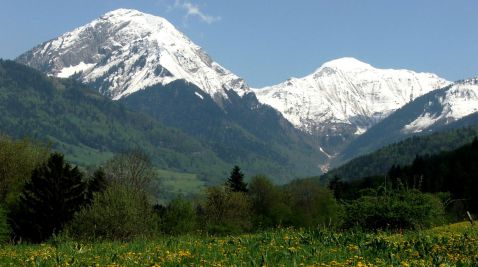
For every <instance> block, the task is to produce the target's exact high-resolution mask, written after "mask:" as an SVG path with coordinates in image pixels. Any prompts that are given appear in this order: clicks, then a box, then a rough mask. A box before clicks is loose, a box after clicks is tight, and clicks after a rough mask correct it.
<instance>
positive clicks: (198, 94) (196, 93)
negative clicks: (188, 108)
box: [194, 92, 204, 100]
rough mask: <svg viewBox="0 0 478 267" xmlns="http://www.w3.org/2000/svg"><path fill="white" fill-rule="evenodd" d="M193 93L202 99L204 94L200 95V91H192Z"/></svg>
mask: <svg viewBox="0 0 478 267" xmlns="http://www.w3.org/2000/svg"><path fill="white" fill-rule="evenodd" d="M194 94H195V95H197V97H199V98H201V99H202V100H203V99H204V96H202V95H201V94H200V93H198V92H194Z"/></svg>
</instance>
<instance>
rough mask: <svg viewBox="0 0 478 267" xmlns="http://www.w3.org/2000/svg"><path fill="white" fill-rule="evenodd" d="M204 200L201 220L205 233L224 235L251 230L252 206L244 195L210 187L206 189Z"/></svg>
mask: <svg viewBox="0 0 478 267" xmlns="http://www.w3.org/2000/svg"><path fill="white" fill-rule="evenodd" d="M206 198H207V199H206V202H205V203H204V205H203V207H202V219H203V221H204V225H205V226H206V230H207V231H209V232H211V233H218V234H226V233H240V232H244V231H249V230H250V229H251V228H252V216H251V215H252V205H251V202H250V200H249V198H248V197H247V195H246V194H245V193H243V192H230V191H225V190H224V189H223V188H220V187H212V188H209V189H208V191H207V196H206Z"/></svg>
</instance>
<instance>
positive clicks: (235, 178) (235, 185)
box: [226, 165, 247, 192]
mask: <svg viewBox="0 0 478 267" xmlns="http://www.w3.org/2000/svg"><path fill="white" fill-rule="evenodd" d="M226 185H227V187H228V189H229V190H231V191H232V192H247V183H245V182H244V174H243V173H242V172H241V168H239V166H237V165H236V166H234V168H233V169H232V171H231V175H230V176H229V178H228V179H227V182H226Z"/></svg>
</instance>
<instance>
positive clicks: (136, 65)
mask: <svg viewBox="0 0 478 267" xmlns="http://www.w3.org/2000/svg"><path fill="white" fill-rule="evenodd" d="M17 61H18V62H21V63H24V64H27V65H30V66H32V67H34V68H37V69H39V70H41V71H43V72H44V73H47V74H49V75H53V76H57V77H70V76H72V75H79V77H80V78H81V80H82V81H83V82H86V83H88V84H90V85H92V86H94V87H96V88H97V89H98V90H99V91H100V92H101V93H103V94H104V95H107V96H109V97H110V98H112V99H114V100H117V99H120V98H122V97H124V96H127V95H130V94H132V93H134V92H136V91H138V90H141V89H144V88H146V87H148V86H152V85H156V84H162V85H166V84H168V83H170V82H172V81H175V80H178V79H184V80H186V81H188V82H190V83H192V84H194V85H196V86H197V87H199V88H200V89H201V90H203V91H204V92H205V93H207V94H209V95H210V96H211V97H212V98H213V99H215V101H216V102H221V101H222V100H223V99H227V97H228V95H227V94H226V92H225V91H226V90H233V91H235V92H236V93H237V94H239V95H240V96H242V95H244V94H245V93H247V92H249V91H250V90H249V88H248V86H247V85H246V83H245V82H244V80H243V79H241V78H239V77H238V76H236V75H234V74H233V73H231V72H230V71H228V70H227V69H225V68H223V67H222V66H220V65H219V64H218V63H216V62H215V61H213V60H212V59H211V58H210V57H209V56H208V55H207V54H206V53H205V52H204V51H203V50H202V49H201V48H200V47H199V46H197V45H196V44H194V43H193V42H192V41H191V40H189V39H188V38H187V37H186V36H185V35H184V34H183V33H181V32H180V31H178V30H177V29H176V28H175V27H174V26H173V25H172V24H171V23H169V22H168V21H167V20H166V19H164V18H161V17H157V16H153V15H149V14H145V13H142V12H139V11H137V10H130V9H118V10H115V11H111V12H109V13H106V14H105V15H103V16H102V17H100V18H98V19H96V20H94V21H92V22H90V23H88V24H86V25H84V26H82V27H79V28H77V29H75V30H73V31H71V32H67V33H65V34H63V35H62V36H60V37H58V38H55V39H53V40H50V41H48V42H45V43H43V44H41V45H39V46H37V47H35V48H34V49H32V50H31V51H29V52H27V53H25V54H23V55H21V56H19V57H18V58H17ZM198 97H199V96H198Z"/></svg>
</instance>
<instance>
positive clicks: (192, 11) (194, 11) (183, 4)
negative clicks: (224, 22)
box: [174, 0, 221, 24]
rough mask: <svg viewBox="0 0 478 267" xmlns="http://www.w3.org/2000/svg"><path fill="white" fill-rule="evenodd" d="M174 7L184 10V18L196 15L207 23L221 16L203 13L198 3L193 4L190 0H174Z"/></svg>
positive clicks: (217, 19) (219, 18)
mask: <svg viewBox="0 0 478 267" xmlns="http://www.w3.org/2000/svg"><path fill="white" fill-rule="evenodd" d="M174 8H180V9H183V10H184V11H186V15H185V16H184V17H185V18H186V19H187V18H189V17H197V18H199V19H200V20H201V21H203V22H206V23H207V24H211V23H214V22H216V21H219V20H221V17H218V16H211V15H208V14H205V13H204V12H203V11H201V9H200V8H199V6H198V5H195V4H193V3H192V2H190V1H186V0H175V2H174Z"/></svg>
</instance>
